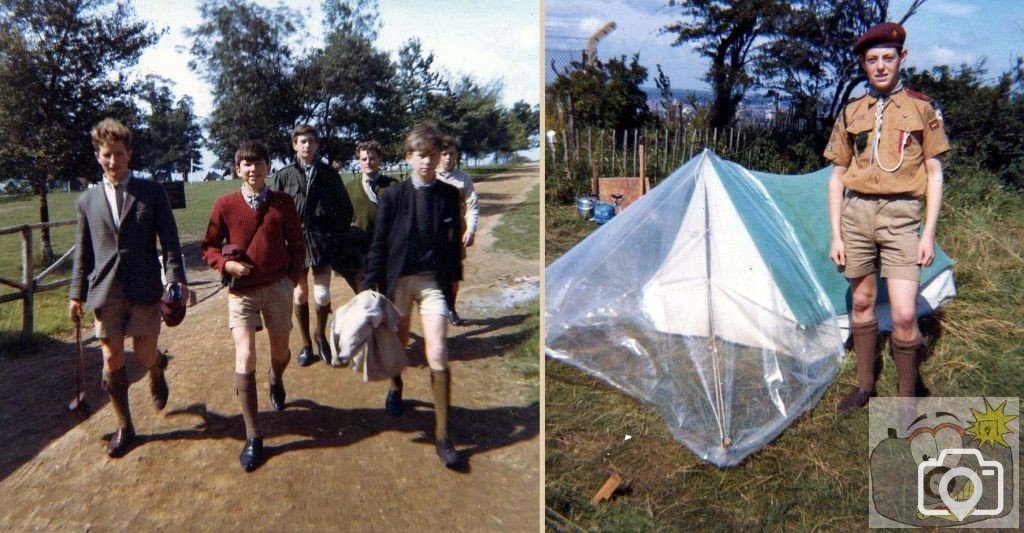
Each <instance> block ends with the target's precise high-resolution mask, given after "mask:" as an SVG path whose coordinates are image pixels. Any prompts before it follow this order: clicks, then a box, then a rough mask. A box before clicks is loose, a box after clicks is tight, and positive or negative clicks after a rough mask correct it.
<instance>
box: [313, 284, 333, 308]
mask: <svg viewBox="0 0 1024 533" xmlns="http://www.w3.org/2000/svg"><path fill="white" fill-rule="evenodd" d="M313 301H314V302H316V304H317V305H319V306H328V305H331V290H330V289H329V288H328V287H326V286H324V285H316V284H314V285H313Z"/></svg>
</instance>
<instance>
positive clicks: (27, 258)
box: [21, 228, 35, 342]
mask: <svg viewBox="0 0 1024 533" xmlns="http://www.w3.org/2000/svg"><path fill="white" fill-rule="evenodd" d="M21 264H22V266H23V268H24V271H23V272H22V274H21V282H22V284H23V285H24V287H25V288H24V295H25V296H24V299H22V301H21V309H22V311H21V313H22V314H21V340H22V342H27V341H28V340H29V337H31V336H32V328H33V325H34V324H33V316H32V307H33V303H34V300H35V298H34V295H35V290H33V289H34V287H33V286H32V284H33V283H34V282H33V281H32V280H33V278H34V277H35V272H34V265H33V264H32V230H31V229H29V228H25V229H23V230H21Z"/></svg>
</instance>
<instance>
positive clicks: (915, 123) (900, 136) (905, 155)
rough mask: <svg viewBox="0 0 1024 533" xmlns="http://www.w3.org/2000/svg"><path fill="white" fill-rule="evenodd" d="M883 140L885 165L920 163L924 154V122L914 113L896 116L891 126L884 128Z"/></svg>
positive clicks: (882, 148) (880, 148) (881, 148)
mask: <svg viewBox="0 0 1024 533" xmlns="http://www.w3.org/2000/svg"><path fill="white" fill-rule="evenodd" d="M884 133H885V138H884V139H883V143H884V147H879V150H883V155H884V156H886V159H885V161H886V163H885V164H886V165H887V166H888V165H895V164H896V162H897V161H900V160H902V161H907V162H914V161H921V160H922V159H921V156H922V154H923V153H924V152H923V149H922V142H923V141H924V122H923V121H922V120H921V117H919V116H917V114H916V113H912V112H908V113H903V114H900V115H897V116H896V118H895V119H894V120H893V121H892V126H891V127H887V128H885V132H884Z"/></svg>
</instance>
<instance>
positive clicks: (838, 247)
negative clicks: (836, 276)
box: [828, 239, 846, 266]
mask: <svg viewBox="0 0 1024 533" xmlns="http://www.w3.org/2000/svg"><path fill="white" fill-rule="evenodd" d="M828 256H829V259H831V260H832V262H833V263H835V264H836V266H846V245H845V244H844V243H843V241H842V240H841V239H832V249H831V250H830V251H829V254H828Z"/></svg>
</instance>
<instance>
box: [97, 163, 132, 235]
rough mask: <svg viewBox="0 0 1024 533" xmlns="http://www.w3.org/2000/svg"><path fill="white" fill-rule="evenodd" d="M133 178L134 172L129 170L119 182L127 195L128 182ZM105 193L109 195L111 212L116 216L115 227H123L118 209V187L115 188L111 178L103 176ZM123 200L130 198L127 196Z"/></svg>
mask: <svg viewBox="0 0 1024 533" xmlns="http://www.w3.org/2000/svg"><path fill="white" fill-rule="evenodd" d="M131 179H132V173H131V172H128V173H127V174H125V175H124V177H123V178H121V183H119V185H121V187H122V190H123V191H124V192H125V195H126V196H127V194H128V182H129V181H131ZM103 194H105V195H106V196H107V205H109V206H110V214H111V215H113V217H114V227H115V228H120V227H121V213H119V212H118V210H117V196H116V194H117V191H116V189H114V184H113V183H111V181H110V180H109V179H107V177H106V176H104V177H103ZM121 200H122V201H127V200H128V199H127V197H125V198H122V199H121Z"/></svg>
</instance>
